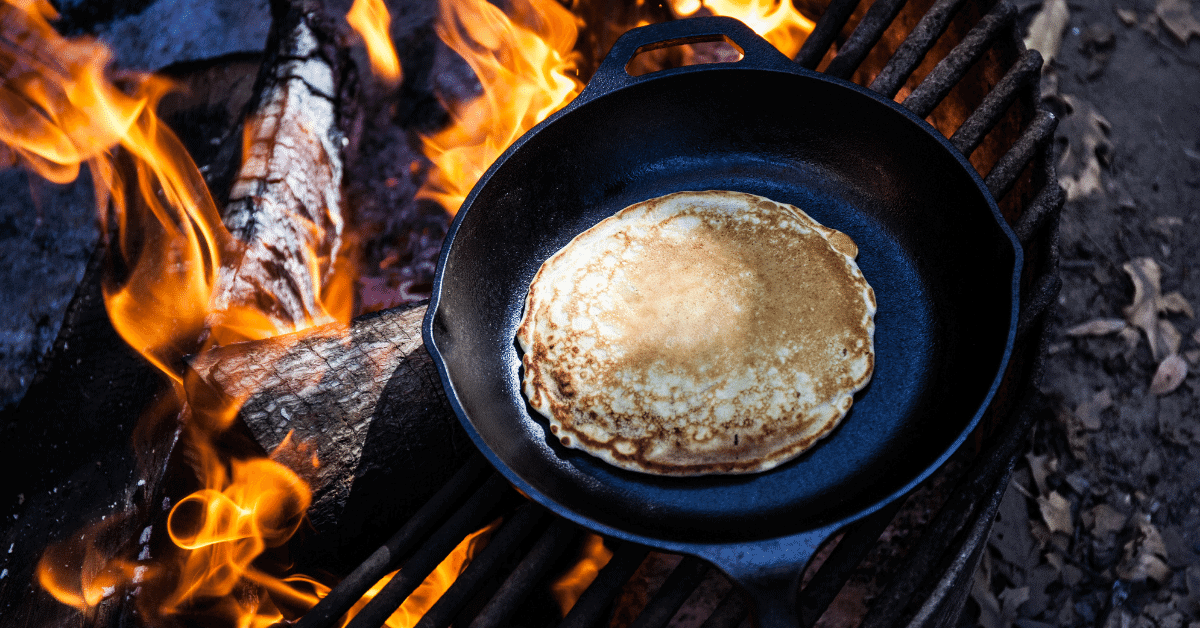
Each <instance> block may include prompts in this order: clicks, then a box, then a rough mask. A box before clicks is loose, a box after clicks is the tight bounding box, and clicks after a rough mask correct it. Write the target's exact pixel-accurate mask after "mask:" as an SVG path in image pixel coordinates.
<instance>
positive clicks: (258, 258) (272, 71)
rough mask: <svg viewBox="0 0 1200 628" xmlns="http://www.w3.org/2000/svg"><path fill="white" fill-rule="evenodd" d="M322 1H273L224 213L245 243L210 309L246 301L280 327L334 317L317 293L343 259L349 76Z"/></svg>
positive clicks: (232, 230) (219, 311) (221, 281)
mask: <svg viewBox="0 0 1200 628" xmlns="http://www.w3.org/2000/svg"><path fill="white" fill-rule="evenodd" d="M320 8H321V7H320V4H319V3H318V2H315V1H312V0H297V1H291V2H289V1H288V0H276V1H274V2H272V6H271V10H272V15H273V18H274V21H273V24H272V28H271V37H270V40H269V41H268V44H267V50H268V55H269V56H268V58H267V61H266V63H264V64H263V66H262V70H261V72H260V74H259V77H258V81H257V84H256V86H255V88H254V94H255V100H254V101H253V102H252V103H251V106H250V114H249V115H248V116H247V118H246V123H245V128H244V130H243V136H244V142H245V155H244V156H243V161H242V165H241V169H240V171H239V172H238V176H237V178H236V179H235V180H234V182H233V185H232V187H231V189H230V191H229V202H228V204H227V205H226V207H225V212H224V214H223V216H222V218H223V221H224V223H225V226H226V227H227V228H228V229H229V232H230V234H231V235H232V236H233V238H234V239H235V240H237V241H238V242H239V243H240V244H241V245H242V246H243V247H244V248H243V249H242V250H241V255H240V256H237V257H236V258H235V261H234V262H232V263H231V264H228V265H226V267H224V268H222V269H221V272H220V274H219V279H218V284H217V286H216V288H215V290H214V294H213V310H214V314H216V316H218V317H219V316H220V315H221V314H222V313H223V312H225V311H227V310H230V309H236V308H239V307H249V308H252V309H253V310H255V311H257V312H261V313H262V314H263V315H265V316H266V318H267V319H269V320H270V323H271V324H273V326H274V327H275V328H276V329H279V330H287V329H296V328H303V327H307V326H309V325H311V324H312V323H314V322H317V323H321V322H328V321H331V320H333V318H331V316H330V314H329V312H327V311H326V310H325V307H324V305H323V302H324V298H323V297H324V296H325V295H324V294H323V293H325V292H326V291H327V290H328V289H330V287H331V286H330V285H329V284H328V278H329V277H330V276H331V275H333V273H332V272H331V270H332V269H334V268H335V267H336V266H338V264H339V263H341V261H342V260H341V259H340V258H339V255H342V251H341V249H342V230H343V226H344V223H345V218H344V216H343V197H342V169H343V155H342V149H343V147H344V146H345V145H346V144H348V143H349V140H348V139H347V138H346V136H345V135H344V134H343V132H342V130H341V129H342V126H341V123H342V122H343V120H342V118H343V113H344V112H343V109H342V107H341V102H342V96H343V95H344V94H345V93H347V91H348V90H349V89H350V87H351V86H352V84H353V82H354V81H353V78H352V74H351V73H350V71H349V64H348V62H347V59H346V54H345V52H344V50H342V49H340V48H338V47H337V45H336V33H337V30H336V28H335V26H334V25H333V23H332V22H331V20H329V19H327V18H326V17H325V14H324V13H323V11H321V10H320ZM219 340H221V341H227V340H228V339H219Z"/></svg>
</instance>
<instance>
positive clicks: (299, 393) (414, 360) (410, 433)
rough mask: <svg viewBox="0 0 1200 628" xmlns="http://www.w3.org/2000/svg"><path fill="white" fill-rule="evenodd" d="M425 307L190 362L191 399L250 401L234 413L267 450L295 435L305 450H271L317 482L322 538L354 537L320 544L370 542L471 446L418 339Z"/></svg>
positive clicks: (314, 512)
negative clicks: (237, 413) (314, 457)
mask: <svg viewBox="0 0 1200 628" xmlns="http://www.w3.org/2000/svg"><path fill="white" fill-rule="evenodd" d="M424 316H425V306H424V305H423V304H419V305H414V306H408V307H403V308H396V309H392V310H385V311H382V312H378V313H375V314H370V315H367V316H363V317H360V318H358V319H356V320H354V321H353V322H352V323H351V324H350V325H342V324H337V323H334V324H330V325H325V326H321V327H316V328H312V329H308V330H305V331H302V332H297V333H294V334H289V335H286V336H279V337H275V338H268V339H265V340H258V341H252V342H243V343H237V344H232V345H227V346H224V347H220V348H217V349H213V350H211V351H207V352H205V353H202V354H200V355H197V356H194V357H193V358H192V359H190V360H189V364H188V374H187V388H188V395H189V401H190V402H191V403H192V404H193V405H194V406H197V407H204V406H208V405H209V404H213V403H217V404H224V403H228V402H230V401H234V402H236V401H239V400H244V402H243V403H242V404H241V411H240V413H239V416H240V417H241V419H242V421H243V422H244V423H245V424H246V426H247V427H248V428H249V430H250V432H251V433H252V435H253V437H254V439H255V441H257V442H258V444H259V445H261V446H262V447H263V449H264V450H266V451H271V450H273V449H275V448H276V447H278V446H279V445H280V443H282V442H283V441H284V439H285V438H287V437H288V434H289V433H290V434H291V439H292V442H293V443H294V444H297V445H298V448H288V451H291V452H293V453H292V455H287V454H284V455H281V456H277V457H276V459H277V460H279V461H280V462H282V463H284V464H286V465H288V466H289V467H290V468H292V469H293V470H294V471H296V472H297V473H298V474H299V475H301V476H302V477H304V478H305V479H306V480H307V481H308V482H309V484H310V485H311V487H312V489H313V503H312V506H311V507H310V508H309V511H308V514H309V518H310V520H311V521H312V524H313V526H314V528H316V530H317V533H318V536H320V535H331V537H330V539H329V542H330V543H335V544H337V545H341V544H346V543H348V544H349V546H348V547H341V548H335V547H328V548H327V547H324V545H325V544H324V543H317V545H318V546H320V549H318V550H316V551H318V552H319V553H326V552H332V553H337V554H353V553H355V551H356V550H357V549H359V546H361V548H362V549H364V550H369V549H373V548H374V547H375V546H376V545H378V544H379V543H380V542H382V540H383V539H386V538H387V536H388V535H389V534H391V533H392V532H394V531H395V528H397V527H399V525H400V524H402V523H403V521H404V520H405V519H406V518H407V517H408V516H410V515H411V514H412V512H413V511H415V509H416V508H418V507H419V506H420V505H421V504H422V503H424V501H425V500H426V499H428V498H429V496H430V495H432V494H433V492H434V491H435V490H436V489H437V488H438V487H440V486H441V485H442V484H443V483H445V482H446V480H447V479H448V478H449V477H450V475H452V474H453V472H454V470H455V469H456V468H458V466H460V465H461V464H462V462H463V461H464V460H465V458H466V456H467V455H468V454H469V453H470V452H471V450H472V449H471V445H470V443H469V441H468V439H467V437H466V435H465V433H463V431H462V429H461V428H460V426H459V424H458V420H457V419H456V418H455V416H454V412H453V410H452V409H451V408H450V405H449V402H448V401H447V400H446V397H445V394H444V393H443V392H442V387H441V384H440V382H439V380H438V374H437V369H436V367H435V366H434V364H433V361H432V359H431V358H430V357H429V354H428V353H427V352H426V351H425V345H424V343H423V342H422V340H421V320H422V319H423V318H424ZM297 452H298V453H297ZM313 454H315V456H316V459H317V461H318V464H317V466H316V467H315V468H314V467H313V465H312V458H311V456H312V455H313ZM368 537H369V538H372V539H374V544H371V543H367V542H366V538H368ZM347 558H349V556H347Z"/></svg>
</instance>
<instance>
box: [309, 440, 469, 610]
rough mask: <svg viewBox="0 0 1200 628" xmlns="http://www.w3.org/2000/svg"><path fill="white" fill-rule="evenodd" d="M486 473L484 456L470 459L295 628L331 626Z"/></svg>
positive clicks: (448, 514)
mask: <svg viewBox="0 0 1200 628" xmlns="http://www.w3.org/2000/svg"><path fill="white" fill-rule="evenodd" d="M485 471H487V464H486V463H485V462H484V460H483V456H480V455H479V454H475V455H473V456H471V458H470V460H468V461H467V463H466V464H465V465H463V467H462V468H461V469H459V470H458V472H457V473H455V474H454V477H452V478H450V481H449V482H447V483H446V485H445V486H443V487H442V488H441V489H439V490H438V492H437V493H434V495H433V497H431V498H430V499H429V501H428V502H426V503H425V505H424V506H421V509H420V510H418V511H417V513H416V514H415V515H413V516H412V518H411V519H409V520H408V521H407V522H406V523H405V524H404V526H403V527H402V528H400V530H399V531H397V532H396V534H394V535H392V538H390V539H388V541H387V543H385V544H384V545H383V546H382V547H380V548H379V549H377V550H375V552H374V553H372V554H371V556H370V557H369V558H367V560H365V561H363V563H362V564H361V565H359V566H358V567H357V568H356V569H355V570H354V571H352V572H350V575H348V576H346V578H345V579H343V580H342V581H341V582H339V583H338V585H337V586H335V587H333V589H331V590H330V591H329V594H328V595H326V596H325V597H323V598H321V601H320V602H318V603H317V605H316V606H314V607H312V608H311V609H310V610H309V611H308V612H307V613H305V614H304V617H301V618H300V620H299V621H298V622H296V628H326V627H328V626H332V625H334V623H336V622H337V620H338V618H340V617H341V616H342V615H345V614H346V611H348V610H350V607H352V606H354V603H355V602H357V601H358V600H359V599H360V598H361V597H362V596H363V594H364V593H366V592H367V590H368V589H370V588H371V585H373V584H375V583H376V582H378V581H379V580H380V579H381V578H383V577H384V576H385V575H387V574H388V573H389V572H391V571H394V570H395V569H396V568H397V567H399V566H400V561H402V560H403V559H404V558H405V557H406V556H408V555H409V554H411V553H412V552H413V550H414V549H416V547H417V543H419V542H420V541H421V540H422V539H424V538H425V537H427V536H429V534H430V533H431V532H433V530H434V528H435V527H436V526H437V525H438V523H439V522H442V521H445V520H446V518H447V517H449V516H450V512H451V509H453V508H454V506H455V504H456V503H458V501H459V500H461V499H462V496H463V495H465V494H466V493H467V489H469V488H470V487H471V486H472V485H473V484H475V483H477V482H478V481H479V479H480V478H481V477H482V476H483V474H484V472H485Z"/></svg>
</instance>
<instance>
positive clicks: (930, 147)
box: [426, 66, 1017, 543]
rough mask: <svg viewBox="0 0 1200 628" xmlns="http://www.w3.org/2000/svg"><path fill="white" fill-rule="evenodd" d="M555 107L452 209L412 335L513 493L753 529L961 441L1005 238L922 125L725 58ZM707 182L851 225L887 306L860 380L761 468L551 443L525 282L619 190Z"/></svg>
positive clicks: (773, 527) (974, 406) (880, 493)
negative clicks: (646, 468)
mask: <svg viewBox="0 0 1200 628" xmlns="http://www.w3.org/2000/svg"><path fill="white" fill-rule="evenodd" d="M552 120H553V123H543V125H542V126H541V127H539V128H538V129H536V130H535V131H534V132H532V133H531V134H529V135H527V136H525V137H524V138H523V139H522V140H521V141H520V142H519V144H518V145H517V146H516V147H514V149H513V150H510V152H509V153H508V154H507V155H506V157H504V158H502V159H501V161H500V162H498V163H497V165H496V166H494V167H493V169H492V170H491V171H489V173H488V174H487V175H485V177H484V179H483V180H482V181H481V182H480V184H479V185H477V186H476V189H475V191H474V192H473V193H472V196H471V197H470V198H469V199H468V200H467V202H466V203H465V204H464V206H463V209H462V210H461V212H460V214H459V216H458V218H457V219H456V222H455V225H454V226H453V227H452V231H451V234H450V236H449V237H448V238H447V242H446V245H445V248H444V250H443V258H442V260H441V264H440V266H439V275H438V281H437V284H436V285H435V288H434V301H433V304H432V305H431V308H430V309H431V317H430V319H429V321H428V322H427V332H426V338H427V343H428V344H429V345H430V351H431V353H433V354H434V357H435V360H437V361H439V362H440V365H439V366H440V367H441V368H442V369H443V371H442V373H443V379H444V381H446V382H447V383H448V386H447V389H448V390H447V392H448V394H449V395H450V397H451V401H452V404H453V405H454V406H455V409H456V411H457V412H458V413H459V416H460V418H462V419H463V420H464V425H465V426H466V428H467V431H468V432H469V433H470V434H471V436H472V438H473V439H475V441H476V443H477V444H478V445H479V446H480V448H481V449H482V450H483V451H484V452H485V453H486V454H487V455H488V456H489V458H491V460H492V462H493V463H494V464H496V465H497V467H498V468H500V469H501V471H502V472H504V473H505V474H506V476H507V477H508V478H509V480H510V481H512V482H513V483H514V484H515V485H516V486H517V487H518V488H519V489H521V490H523V491H525V492H527V493H529V494H531V495H532V496H534V497H535V498H538V499H539V501H542V502H543V503H547V504H549V505H551V507H552V509H554V510H556V511H557V512H559V514H563V515H565V516H567V517H569V518H572V519H574V520H576V521H580V522H583V523H586V524H587V525H589V526H591V527H592V528H593V529H598V530H601V531H605V532H608V533H610V534H616V535H617V536H622V537H627V538H628V537H629V536H630V535H635V536H639V537H643V538H648V539H670V540H674V541H684V542H695V543H706V542H722V543H729V542H739V541H752V540H758V539H765V538H775V537H779V536H784V535H791V534H796V533H798V532H802V531H805V530H812V529H815V528H817V527H821V526H824V525H828V524H830V523H833V522H837V521H841V520H843V519H846V518H848V517H852V516H853V515H855V514H856V513H859V512H861V511H863V510H864V509H868V508H871V507H872V506H873V505H876V504H877V503H878V502H880V501H881V500H884V499H886V498H887V497H888V496H890V495H893V494H894V493H896V492H897V491H899V490H902V489H904V488H905V487H907V486H908V485H910V484H911V483H912V482H914V481H915V480H917V479H919V478H920V477H922V476H923V475H925V474H927V473H928V472H930V471H932V468H933V467H934V466H936V464H937V463H938V462H939V461H940V459H941V457H942V456H944V454H946V453H947V451H948V450H949V449H950V448H951V447H952V446H954V445H955V444H956V443H957V442H961V439H962V438H963V437H964V436H965V434H966V431H967V430H969V429H970V427H971V426H972V425H973V424H974V420H975V419H977V417H978V414H979V413H980V412H981V407H982V405H983V404H984V403H985V401H986V400H987V397H988V394H989V391H990V390H991V388H992V386H993V384H994V381H995V379H996V375H997V372H998V371H999V370H1000V366H1001V364H1002V362H1003V359H1004V355H1005V351H1006V346H1007V344H1008V340H1009V336H1010V334H1011V317H1012V316H1013V308H1014V303H1013V300H1014V291H1013V290H1014V288H1013V286H1014V274H1015V270H1014V267H1015V266H1016V264H1017V262H1016V256H1017V251H1016V245H1015V244H1014V242H1013V240H1012V238H1011V235H1010V233H1009V232H1007V231H1006V230H1005V229H1003V228H1001V227H1000V224H999V218H998V214H997V213H996V211H995V209H994V205H992V204H991V203H990V201H989V199H988V197H987V196H986V195H985V194H984V193H983V192H982V191H981V189H980V184H979V180H978V177H976V176H974V174H973V171H970V170H969V166H967V165H966V162H965V160H962V159H961V158H960V157H958V156H956V153H954V152H953V151H952V149H949V145H948V144H947V143H946V142H945V141H944V139H942V138H941V137H940V136H937V135H935V133H936V132H934V131H932V130H930V129H928V128H926V127H923V126H919V125H917V124H916V123H915V122H914V121H913V120H911V119H909V118H908V117H907V116H905V115H904V114H902V113H900V112H898V111H896V110H894V109H892V108H890V107H887V106H885V105H883V104H881V103H879V102H876V101H875V100H873V99H872V98H869V97H867V96H864V95H863V94H860V93H858V92H857V91H854V90H852V89H849V88H847V87H845V86H844V85H841V84H838V83H836V82H833V81H829V80H826V79H823V78H817V77H815V76H812V75H809V74H803V73H792V72H779V71H772V70H755V69H745V68H737V67H736V66H732V67H729V66H704V68H703V69H699V68H683V69H681V70H679V71H673V72H671V73H662V75H661V76H656V77H655V79H654V80H650V81H644V82H640V83H637V84H634V85H632V86H630V87H626V88H624V89H620V90H617V91H615V92H613V93H610V94H607V95H604V96H601V97H599V98H597V99H594V100H592V101H590V102H587V103H584V104H583V105H582V106H579V107H574V108H570V109H568V110H567V111H565V112H564V113H563V114H562V115H561V116H557V117H555V118H552ZM703 189H729V190H739V191H743V192H749V193H753V194H760V195H763V196H766V197H769V198H772V199H774V200H777V201H781V202H785V203H791V204H793V205H796V206H798V207H800V208H802V209H804V210H805V211H806V212H808V213H809V214H810V215H811V216H813V218H815V219H816V220H818V221H820V222H821V223H823V224H825V225H827V226H830V227H833V228H835V229H838V230H840V231H843V232H845V233H847V234H849V235H850V236H851V237H852V238H853V239H854V240H855V242H856V243H857V244H858V246H859V250H860V253H859V257H858V263H859V266H860V267H861V268H862V270H863V272H864V274H865V275H866V277H867V279H868V281H869V282H870V283H871V285H872V286H873V287H874V289H875V293H876V296H877V299H878V306H879V309H878V313H877V315H876V335H875V341H876V370H875V374H874V377H873V379H872V382H871V384H870V385H869V386H868V387H867V388H866V389H865V390H863V391H862V392H860V393H859V394H858V395H857V396H856V400H855V405H854V408H853V409H852V410H851V412H850V414H849V415H848V416H847V417H846V419H845V420H844V421H843V422H842V424H841V425H840V426H839V427H838V428H837V429H836V430H835V431H834V432H833V433H832V434H831V435H830V436H829V437H828V438H826V439H824V440H823V441H821V442H820V443H819V444H818V445H816V446H815V447H814V448H813V449H812V450H810V451H808V452H806V453H805V454H803V455H802V456H801V457H800V458H798V459H796V460H794V461H792V462H790V463H787V464H785V465H782V466H781V467H779V468H777V469H775V470H772V471H769V472H766V473H762V474H755V475H745V476H709V477H702V478H663V477H658V476H651V475H643V474H638V473H632V472H625V471H621V470H618V469H616V468H613V467H610V466H608V465H607V464H605V463H603V462H600V461H599V460H596V459H593V458H591V457H590V456H588V455H587V454H584V453H581V452H579V451H576V450H570V449H566V448H563V447H561V446H560V445H559V444H558V443H557V439H554V438H549V439H548V438H547V430H546V429H545V428H546V424H545V422H544V421H543V420H541V419H540V417H538V416H537V414H536V413H535V412H534V411H532V410H531V409H530V408H529V407H528V406H527V404H526V403H525V399H524V397H523V395H522V394H521V391H520V373H519V368H520V356H519V352H518V349H517V347H516V344H515V341H514V336H515V333H516V326H517V323H518V321H519V320H520V316H521V310H522V307H523V301H524V297H525V293H526V290H527V288H528V285H529V282H530V280H531V279H532V278H533V276H534V274H535V273H536V272H537V270H538V268H539V266H540V265H541V263H542V262H543V261H544V260H545V259H546V258H548V257H549V256H550V255H552V254H553V253H554V252H555V251H557V250H558V249H559V248H561V247H562V246H564V245H565V244H566V243H567V242H569V241H570V240H571V238H573V237H574V236H575V235H576V234H578V233H579V232H581V231H583V230H585V229H587V228H588V227H590V226H592V225H594V224H595V223H597V222H599V221H600V220H602V219H603V218H605V217H607V216H610V215H612V214H613V213H615V212H616V211H618V210H620V209H622V208H624V207H626V206H627V205H629V204H632V203H634V202H637V201H641V200H644V199H647V198H651V197H654V196H659V195H662V194H667V193H670V192H674V191H678V190H703ZM431 340H432V342H430V341H431Z"/></svg>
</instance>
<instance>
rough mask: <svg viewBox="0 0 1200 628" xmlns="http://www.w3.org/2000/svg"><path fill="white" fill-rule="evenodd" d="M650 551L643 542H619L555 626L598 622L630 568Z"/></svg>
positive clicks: (587, 627)
mask: <svg viewBox="0 0 1200 628" xmlns="http://www.w3.org/2000/svg"><path fill="white" fill-rule="evenodd" d="M649 552H650V549H649V548H647V547H646V546H644V545H638V544H637V543H629V542H622V543H621V545H620V547H618V548H617V549H616V550H615V551H614V552H613V556H612V558H611V559H609V561H608V564H607V565H605V566H604V569H601V570H600V574H599V575H597V576H596V579H595V580H593V581H592V584H591V586H589V587H588V588H587V589H586V590H584V592H583V595H581V596H579V600H578V601H577V602H575V606H573V607H571V612H569V613H567V616H566V617H565V618H563V620H562V623H560V624H559V625H558V628H592V626H595V625H597V623H599V621H600V619H601V616H602V615H604V612H605V611H606V610H608V606H609V604H611V603H612V601H613V599H615V598H616V597H617V593H619V592H620V591H621V587H622V586H624V585H625V583H626V582H628V581H629V579H630V578H631V577H633V572H634V571H636V570H637V568H638V565H641V564H642V560H643V559H645V558H646V554H648V553H649Z"/></svg>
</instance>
